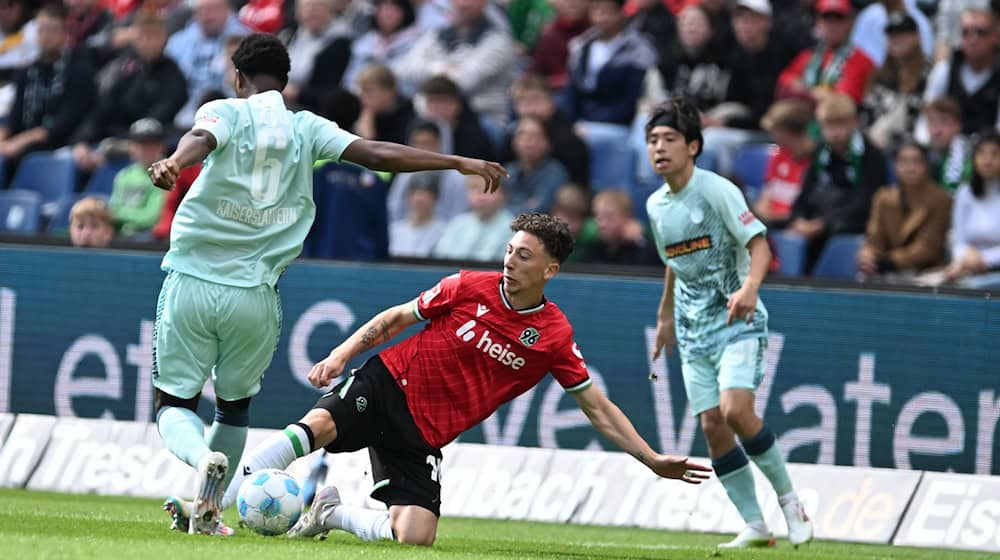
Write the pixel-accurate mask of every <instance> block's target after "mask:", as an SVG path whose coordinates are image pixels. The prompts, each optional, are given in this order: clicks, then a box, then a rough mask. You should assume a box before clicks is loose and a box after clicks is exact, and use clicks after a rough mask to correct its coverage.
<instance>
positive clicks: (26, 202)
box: [0, 190, 42, 235]
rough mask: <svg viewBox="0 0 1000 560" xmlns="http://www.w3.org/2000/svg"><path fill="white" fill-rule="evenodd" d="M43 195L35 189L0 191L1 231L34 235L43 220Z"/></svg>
mask: <svg viewBox="0 0 1000 560" xmlns="http://www.w3.org/2000/svg"><path fill="white" fill-rule="evenodd" d="M41 208H42V195H40V194H38V193H37V192H34V191H26V190H9V191H0V233H7V234H17V235H34V234H35V233H37V232H38V224H39V222H40V221H41Z"/></svg>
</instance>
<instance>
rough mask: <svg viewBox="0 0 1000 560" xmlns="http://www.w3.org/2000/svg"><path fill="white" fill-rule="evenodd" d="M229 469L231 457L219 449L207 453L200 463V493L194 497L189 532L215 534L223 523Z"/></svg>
mask: <svg viewBox="0 0 1000 560" xmlns="http://www.w3.org/2000/svg"><path fill="white" fill-rule="evenodd" d="M228 469H229V459H227V458H226V456H225V455H223V454H222V453H219V452H218V451H213V452H211V453H209V454H208V455H206V456H205V457H204V458H203V459H202V460H201V464H199V465H198V495H197V496H195V499H194V507H193V508H192V514H191V519H190V523H189V524H188V533H189V534H192V535H194V534H198V533H200V534H202V535H215V534H218V531H219V525H221V524H222V516H221V515H220V514H221V513H222V507H221V502H222V493H223V492H225V490H226V489H225V487H224V486H223V482H224V481H225V479H226V471H227V470H228Z"/></svg>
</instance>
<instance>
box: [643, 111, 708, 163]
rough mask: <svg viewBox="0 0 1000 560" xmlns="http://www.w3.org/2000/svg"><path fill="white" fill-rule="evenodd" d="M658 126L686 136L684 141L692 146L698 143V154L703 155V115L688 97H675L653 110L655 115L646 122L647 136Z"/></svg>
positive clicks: (696, 155)
mask: <svg viewBox="0 0 1000 560" xmlns="http://www.w3.org/2000/svg"><path fill="white" fill-rule="evenodd" d="M658 126H669V127H670V128H672V129H674V130H676V131H677V132H680V133H681V134H682V135H683V136H684V141H685V142H687V143H688V144H690V143H691V142H694V141H695V140H697V141H698V153H696V154H695V155H694V157H696V158H697V157H698V156H700V155H701V151H702V149H703V148H704V147H705V139H704V138H703V137H702V135H701V113H700V112H698V107H697V106H695V104H694V103H692V102H691V101H689V100H688V99H687V98H686V97H674V98H672V99H670V100H669V101H666V102H664V103H661V104H659V105H657V106H656V108H655V109H653V114H652V115H651V116H650V117H649V120H648V121H646V136H649V133H650V132H652V131H653V129H654V128H656V127H658Z"/></svg>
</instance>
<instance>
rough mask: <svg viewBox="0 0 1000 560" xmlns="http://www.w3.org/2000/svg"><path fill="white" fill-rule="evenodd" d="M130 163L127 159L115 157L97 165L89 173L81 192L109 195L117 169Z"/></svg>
mask: <svg viewBox="0 0 1000 560" xmlns="http://www.w3.org/2000/svg"><path fill="white" fill-rule="evenodd" d="M130 163H132V162H131V161H129V160H127V159H117V160H112V161H109V162H106V163H105V164H104V165H102V166H100V167H98V168H97V169H95V170H94V172H93V173H92V174H91V175H90V180H88V181H87V186H86V187H84V189H83V192H85V193H87V194H94V195H97V194H103V195H109V196H110V195H111V191H112V190H113V189H114V186H115V175H117V174H118V172H119V171H121V170H122V169H125V168H126V167H128V165H129V164H130Z"/></svg>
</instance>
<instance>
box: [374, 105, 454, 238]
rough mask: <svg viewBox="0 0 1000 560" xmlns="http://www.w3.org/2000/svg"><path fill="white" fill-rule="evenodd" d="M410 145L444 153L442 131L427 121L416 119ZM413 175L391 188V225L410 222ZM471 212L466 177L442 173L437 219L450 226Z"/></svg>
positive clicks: (397, 180)
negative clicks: (455, 219)
mask: <svg viewBox="0 0 1000 560" xmlns="http://www.w3.org/2000/svg"><path fill="white" fill-rule="evenodd" d="M407 144H408V145H410V146H412V147H414V148H420V149H421V150H427V151H429V152H437V153H443V150H442V141H441V129H440V127H438V125H436V124H434V123H433V122H431V121H428V120H424V119H416V120H414V121H413V123H412V125H411V126H410V132H409V142H407ZM413 176H414V174H413V173H400V174H398V175H396V178H395V179H394V180H393V182H392V186H391V187H390V188H389V195H388V199H387V201H386V204H387V206H388V208H387V209H388V214H389V222H390V223H391V222H394V221H399V220H404V219H406V213H407V210H406V193H407V192H409V189H410V180H411V179H412V178H413ZM468 209H469V201H468V194H466V186H465V176H464V175H462V174H461V173H459V172H458V171H455V170H453V169H449V170H445V171H443V172H442V175H441V180H440V182H439V184H438V196H437V204H436V205H435V206H434V216H435V217H437V218H438V219H440V220H442V221H445V222H447V221H448V220H450V219H451V218H454V217H455V216H457V215H459V214H461V213H463V212H465V211H466V210H468Z"/></svg>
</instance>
